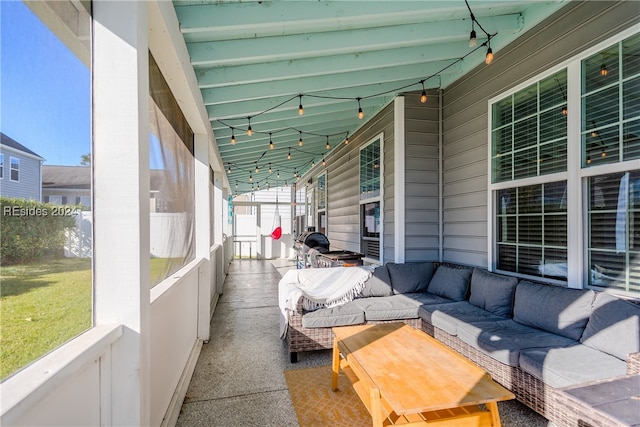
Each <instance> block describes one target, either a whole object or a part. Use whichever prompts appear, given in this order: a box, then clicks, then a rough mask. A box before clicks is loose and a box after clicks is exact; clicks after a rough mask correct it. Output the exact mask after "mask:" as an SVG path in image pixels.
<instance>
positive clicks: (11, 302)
mask: <svg viewBox="0 0 640 427" xmlns="http://www.w3.org/2000/svg"><path fill="white" fill-rule="evenodd" d="M0 277H1V278H2V279H1V280H2V285H1V286H2V287H1V290H0V304H1V306H0V378H5V377H6V376H8V375H10V374H12V373H13V372H15V371H16V370H18V369H20V368H22V367H23V366H25V365H27V364H29V363H30V362H32V361H33V360H35V359H37V358H39V357H40V356H42V355H44V354H45V353H47V352H49V351H51V350H53V349H54V348H56V347H58V346H60V345H61V344H63V343H65V342H67V341H69V339H71V338H73V337H75V336H76V335H78V334H80V333H81V332H83V331H85V330H87V329H89V328H90V327H91V293H92V289H91V259H77V258H73V259H61V260H54V261H46V262H39V263H37V264H33V265H14V266H6V267H0Z"/></svg>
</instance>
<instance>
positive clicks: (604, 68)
mask: <svg viewBox="0 0 640 427" xmlns="http://www.w3.org/2000/svg"><path fill="white" fill-rule="evenodd" d="M607 74H609V70H607V66H606V65H604V64H602V65H601V66H600V75H601V76H602V77H605V76H606V75H607Z"/></svg>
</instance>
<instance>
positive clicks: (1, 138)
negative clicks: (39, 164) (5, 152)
mask: <svg viewBox="0 0 640 427" xmlns="http://www.w3.org/2000/svg"><path fill="white" fill-rule="evenodd" d="M0 145H4V146H5V147H9V148H12V149H14V150H16V151H21V152H23V153H25V154H28V155H30V156H34V157H37V158H38V159H39V160H44V157H42V156H40V155H38V154H36V153H34V152H33V151H31V150H29V149H28V148H27V147H25V146H24V145H22V144H20V143H19V142H18V141H16V140H15V139H13V138H11V137H10V136H8V135H5V134H4V133H2V132H0Z"/></svg>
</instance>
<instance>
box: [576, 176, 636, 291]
mask: <svg viewBox="0 0 640 427" xmlns="http://www.w3.org/2000/svg"><path fill="white" fill-rule="evenodd" d="M588 220H589V233H588V236H589V242H588V248H589V250H588V252H589V255H588V256H589V263H588V265H589V269H590V274H589V275H588V280H589V284H590V285H592V286H599V287H607V288H615V289H620V290H623V291H633V292H640V171H638V170H636V171H633V172H621V173H613V174H607V175H598V176H595V177H591V178H590V179H589V207H588Z"/></svg>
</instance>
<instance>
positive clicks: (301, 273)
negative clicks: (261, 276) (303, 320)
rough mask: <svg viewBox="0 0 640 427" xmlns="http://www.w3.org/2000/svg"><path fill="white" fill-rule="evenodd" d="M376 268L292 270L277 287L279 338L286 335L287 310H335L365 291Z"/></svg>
mask: <svg viewBox="0 0 640 427" xmlns="http://www.w3.org/2000/svg"><path fill="white" fill-rule="evenodd" d="M372 271H373V267H334V268H309V269H301V270H289V271H287V272H286V273H285V275H284V276H283V277H282V279H280V283H279V284H278V304H279V306H280V312H281V316H280V337H281V338H284V336H285V334H286V332H287V318H288V316H287V310H291V311H296V309H297V305H298V301H299V300H300V298H302V305H303V308H304V309H305V310H317V309H319V308H324V307H334V306H336V305H341V304H344V303H347V302H349V301H352V300H353V299H354V298H355V297H356V296H357V295H358V294H360V292H362V289H363V288H364V284H365V282H366V281H367V279H369V277H370V276H371V272H372Z"/></svg>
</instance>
